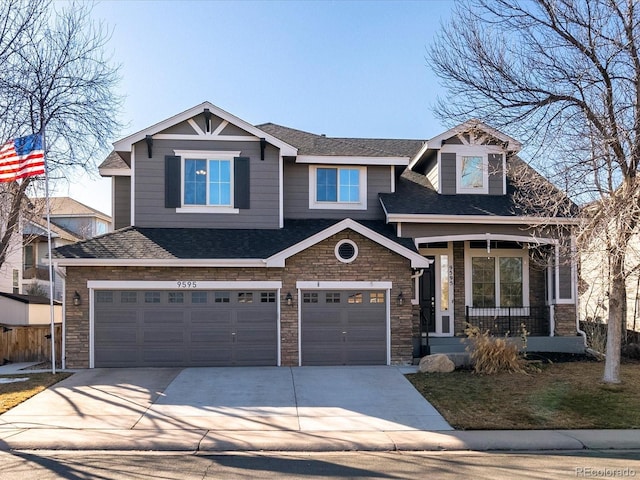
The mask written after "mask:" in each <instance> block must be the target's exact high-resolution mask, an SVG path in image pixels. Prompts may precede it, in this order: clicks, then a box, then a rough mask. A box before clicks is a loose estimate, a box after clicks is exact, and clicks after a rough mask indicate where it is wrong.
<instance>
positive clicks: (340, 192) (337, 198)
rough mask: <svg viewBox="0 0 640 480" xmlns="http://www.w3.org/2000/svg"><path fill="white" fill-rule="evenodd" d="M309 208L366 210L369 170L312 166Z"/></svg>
mask: <svg viewBox="0 0 640 480" xmlns="http://www.w3.org/2000/svg"><path fill="white" fill-rule="evenodd" d="M309 208H313V209H347V210H366V208H367V168H366V167H354V166H339V167H337V166H315V165H313V166H310V167H309Z"/></svg>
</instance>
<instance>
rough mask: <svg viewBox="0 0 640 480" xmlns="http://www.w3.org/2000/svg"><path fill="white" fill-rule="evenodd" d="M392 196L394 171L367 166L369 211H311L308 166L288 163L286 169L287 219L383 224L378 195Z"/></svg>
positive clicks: (285, 200)
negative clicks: (392, 175) (328, 219)
mask: <svg viewBox="0 0 640 480" xmlns="http://www.w3.org/2000/svg"><path fill="white" fill-rule="evenodd" d="M389 192H391V169H390V168H389V167H388V166H386V165H385V166H371V165H369V166H367V209H366V210H342V209H340V210H336V209H329V208H328V209H310V208H309V165H308V164H297V163H294V162H293V161H287V162H285V165H284V217H285V218H346V217H349V218H353V219H354V220H380V219H383V218H385V217H384V211H383V210H382V206H381V205H380V201H379V200H378V194H379V193H389Z"/></svg>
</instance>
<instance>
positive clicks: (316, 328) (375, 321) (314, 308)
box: [300, 290, 387, 365]
mask: <svg viewBox="0 0 640 480" xmlns="http://www.w3.org/2000/svg"><path fill="white" fill-rule="evenodd" d="M312 293H313V295H311V292H303V293H302V298H303V303H302V308H301V310H302V320H301V327H302V328H301V332H300V334H301V340H302V342H301V350H302V352H301V356H302V364H303V365H384V364H386V363H387V320H386V319H387V309H386V305H385V304H384V303H383V301H380V300H384V298H385V296H384V292H378V291H376V292H374V295H373V296H372V294H371V292H368V291H359V290H355V291H354V290H345V291H341V292H336V291H317V292H312ZM381 294H382V295H381ZM305 298H306V299H313V300H314V301H313V302H311V301H308V302H307V303H305ZM372 299H373V300H374V302H373V303H372ZM315 300H317V302H315Z"/></svg>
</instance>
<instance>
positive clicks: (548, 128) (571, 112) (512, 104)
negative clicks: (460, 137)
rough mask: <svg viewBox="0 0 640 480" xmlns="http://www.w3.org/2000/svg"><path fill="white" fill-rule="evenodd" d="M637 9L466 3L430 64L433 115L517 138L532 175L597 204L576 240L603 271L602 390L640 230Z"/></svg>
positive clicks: (541, 0) (550, 2) (562, 1)
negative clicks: (586, 243)
mask: <svg viewBox="0 0 640 480" xmlns="http://www.w3.org/2000/svg"><path fill="white" fill-rule="evenodd" d="M637 8H638V5H637V2H635V0H527V1H520V0H470V1H465V2H459V3H458V4H457V5H456V8H455V11H454V14H453V17H452V20H451V21H450V22H449V23H448V24H445V25H443V26H442V28H441V30H440V32H439V34H438V37H437V41H436V42H435V43H434V45H433V47H432V48H431V49H430V52H429V60H430V63H431V65H432V67H433V69H434V70H435V72H436V73H437V75H438V76H439V77H440V78H441V79H442V81H443V84H444V86H445V87H446V89H447V95H446V97H445V98H442V99H441V100H440V101H439V103H438V105H437V107H436V112H437V113H438V114H439V115H440V116H442V118H444V119H447V120H451V121H457V122H459V121H461V120H464V119H466V118H468V117H469V116H474V117H478V118H480V119H481V120H483V121H486V122H487V123H489V124H492V125H495V126H496V127H498V128H501V129H504V130H505V131H506V132H509V133H510V134H512V135H513V136H515V137H516V138H521V139H522V140H524V141H525V143H526V144H528V145H529V158H530V161H531V162H534V166H535V167H536V168H537V169H540V170H542V171H543V172H544V173H545V174H547V176H548V177H549V178H550V179H551V180H553V181H554V182H555V183H556V184H557V185H558V186H559V187H561V188H562V189H565V190H566V191H567V192H568V194H569V195H570V196H571V198H572V199H573V200H574V201H576V202H577V203H579V204H587V203H589V204H590V209H589V215H587V216H585V218H584V222H583V223H582V225H581V227H580V228H581V231H582V233H584V232H587V234H588V235H590V236H591V238H594V237H597V238H602V239H603V245H604V252H605V258H606V261H607V262H608V271H609V273H610V291H609V297H608V300H609V311H608V339H607V357H606V361H605V369H604V376H603V379H604V381H605V382H612V383H615V382H619V381H620V369H619V365H620V343H621V332H622V328H623V325H625V324H626V319H625V318H624V315H625V302H626V290H625V281H626V278H627V276H628V275H629V268H628V265H627V264H626V261H627V260H628V259H627V256H628V252H629V246H630V240H631V239H632V237H633V235H634V234H636V233H637V231H638V222H639V220H640V184H639V181H638V178H637V173H638V163H639V162H640V56H639V55H638V50H639V49H640V14H639V13H638V10H637ZM532 146H533V147H536V148H537V150H536V151H535V152H532V151H531V147H532ZM558 198H561V196H558ZM544 200H545V202H547V203H549V197H545V198H544ZM552 203H553V202H552ZM546 206H547V207H550V208H551V209H553V208H554V207H553V205H549V204H548V205H546Z"/></svg>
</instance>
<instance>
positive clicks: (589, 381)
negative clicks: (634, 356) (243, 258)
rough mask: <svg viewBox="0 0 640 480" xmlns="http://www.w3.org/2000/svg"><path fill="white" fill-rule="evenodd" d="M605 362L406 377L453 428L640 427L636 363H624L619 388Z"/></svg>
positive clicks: (639, 382)
mask: <svg viewBox="0 0 640 480" xmlns="http://www.w3.org/2000/svg"><path fill="white" fill-rule="evenodd" d="M603 369H604V364H603V363H597V362H570V363H555V364H550V365H542V366H541V371H538V372H532V373H529V374H515V373H514V374H508V373H507V374H497V375H478V374H475V373H473V372H471V371H470V370H456V371H455V372H453V373H439V374H438V373H430V374H423V373H416V374H411V375H407V378H408V379H409V381H410V382H411V383H412V384H413V385H414V386H415V387H416V389H417V390H418V391H419V392H420V393H421V394H422V395H423V396H424V397H425V398H426V399H427V400H428V401H429V402H431V404H432V405H433V406H434V407H435V408H437V409H438V411H439V412H440V413H441V414H442V415H443V416H444V417H445V419H446V420H447V421H448V422H449V423H450V424H451V426H452V427H454V428H455V429H460V430H500V429H514V430H517V429H574V428H598V429H603V428H640V364H637V363H634V364H623V365H622V366H621V378H622V381H623V383H621V384H619V385H607V384H603V383H602V382H601V378H602V373H603Z"/></svg>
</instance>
